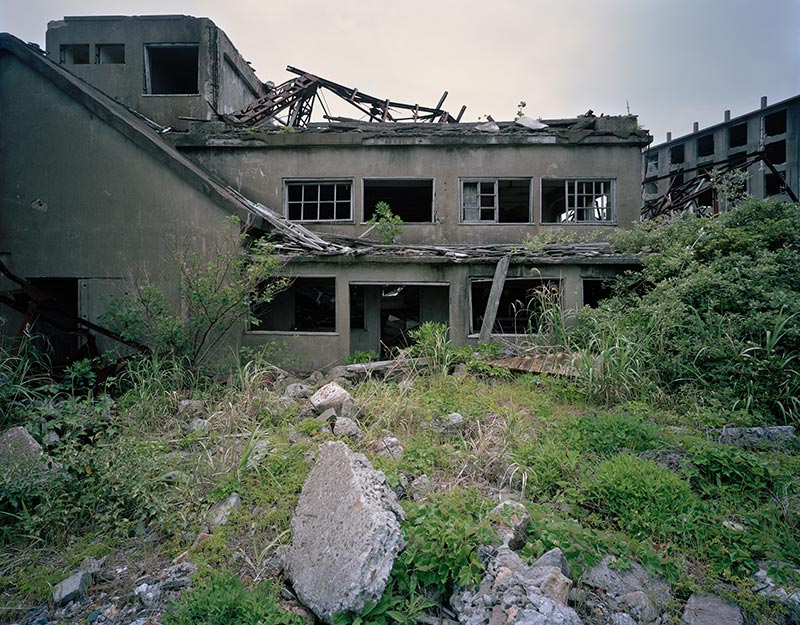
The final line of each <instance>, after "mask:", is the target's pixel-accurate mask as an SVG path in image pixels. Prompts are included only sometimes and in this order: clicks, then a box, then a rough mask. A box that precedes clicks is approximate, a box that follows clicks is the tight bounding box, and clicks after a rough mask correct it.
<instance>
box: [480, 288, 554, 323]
mask: <svg viewBox="0 0 800 625" xmlns="http://www.w3.org/2000/svg"><path fill="white" fill-rule="evenodd" d="M491 290H492V281H491V280H473V281H472V282H471V284H470V295H471V302H472V315H471V321H472V330H471V331H472V333H473V334H477V333H478V332H480V331H481V325H482V324H483V317H484V315H485V313H486V304H487V302H488V301H489V293H490V291H491ZM560 299H561V285H560V283H559V281H558V280H530V279H527V278H510V279H508V280H506V282H505V284H504V285H503V292H502V293H501V295H500V303H499V304H498V306H497V315H496V316H495V319H494V325H493V326H492V334H532V333H535V332H538V331H539V327H540V324H541V320H542V316H543V313H545V312H546V311H547V310H548V309H550V308H551V307H554V306H560Z"/></svg>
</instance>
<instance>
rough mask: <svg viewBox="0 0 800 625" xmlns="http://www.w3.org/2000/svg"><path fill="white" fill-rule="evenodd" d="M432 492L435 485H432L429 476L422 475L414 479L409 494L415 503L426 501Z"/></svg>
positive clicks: (409, 487)
mask: <svg viewBox="0 0 800 625" xmlns="http://www.w3.org/2000/svg"><path fill="white" fill-rule="evenodd" d="M432 490H433V484H431V480H430V478H429V477H428V476H427V475H420V476H419V477H416V478H414V480H413V481H412V482H411V484H409V486H408V493H409V495H410V497H411V499H413V500H414V501H419V500H420V499H425V497H427V496H428V495H429V494H430V492H431V491H432Z"/></svg>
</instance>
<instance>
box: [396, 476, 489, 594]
mask: <svg viewBox="0 0 800 625" xmlns="http://www.w3.org/2000/svg"><path fill="white" fill-rule="evenodd" d="M481 504H482V501H481V498H480V495H479V494H478V492H477V491H475V490H466V491H464V490H453V491H450V492H449V493H447V494H434V495H431V497H430V498H429V499H428V500H427V501H424V502H409V503H408V504H407V509H406V515H407V518H406V522H405V524H404V530H405V532H406V548H405V549H404V550H403V552H402V553H401V554H400V556H399V559H400V560H401V562H402V565H403V566H404V567H405V575H406V577H409V578H412V579H413V580H415V581H417V582H419V584H420V585H421V586H422V587H426V586H434V587H436V588H437V589H438V590H440V591H445V590H452V587H453V585H456V584H457V585H460V586H467V585H469V584H474V583H477V582H478V581H479V580H480V578H481V575H482V574H483V564H482V563H481V562H480V559H479V558H478V547H479V546H480V545H483V544H489V543H490V542H491V541H492V539H493V538H494V536H493V532H492V530H491V528H490V526H489V524H488V523H487V522H484V521H483V509H482V507H481Z"/></svg>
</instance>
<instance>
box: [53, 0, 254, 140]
mask: <svg viewBox="0 0 800 625" xmlns="http://www.w3.org/2000/svg"><path fill="white" fill-rule="evenodd" d="M46 42H47V43H46V49H47V52H48V54H49V55H50V58H51V59H53V60H54V61H55V62H59V59H60V49H61V46H62V45H66V44H89V63H88V64H65V65H64V66H65V67H66V68H67V69H69V71H71V72H72V73H73V74H75V75H77V76H79V77H81V78H83V79H84V80H86V81H87V82H89V83H90V84H92V85H93V86H95V87H97V88H98V89H100V90H101V91H103V92H104V93H106V94H107V95H110V96H111V97H113V98H115V99H117V100H119V101H120V102H123V103H124V104H126V105H127V106H130V107H132V108H134V109H136V110H137V111H139V112H140V113H142V114H143V115H145V116H146V117H149V118H150V119H152V120H154V121H156V122H158V123H159V124H161V125H162V126H172V127H173V128H179V129H185V128H186V127H187V125H188V124H187V122H186V121H185V120H180V119H179V118H180V117H192V118H196V119H212V118H214V117H215V111H217V112H219V113H232V112H235V111H238V110H241V109H243V108H244V107H245V106H247V105H248V104H249V103H250V102H252V101H253V100H255V99H257V98H258V97H261V95H263V93H264V92H263V85H262V84H261V82H260V81H259V80H258V78H257V77H256V75H255V73H254V72H253V70H252V69H251V68H250V66H249V65H248V64H247V62H246V61H245V60H244V59H243V58H242V57H241V55H240V54H239V52H238V51H237V50H236V48H235V47H234V46H233V44H232V43H231V41H230V40H229V39H228V37H227V36H226V35H225V33H224V32H222V31H221V30H220V29H219V28H218V27H217V26H216V25H215V24H214V23H213V22H212V21H211V20H209V19H208V18H194V17H188V16H184V15H173V16H169V15H167V16H151V17H148V16H142V17H124V16H108V17H68V18H65V19H64V20H60V21H54V22H50V23H49V24H48V29H47V35H46ZM113 43H116V44H119V43H121V44H124V46H125V63H123V64H98V63H96V62H95V61H96V50H97V45H98V44H113ZM146 44H198V45H199V51H198V65H199V67H198V72H199V74H198V93H197V94H194V95H188V94H187V95H153V94H148V93H147V92H146V79H145V51H144V49H145V45H146Z"/></svg>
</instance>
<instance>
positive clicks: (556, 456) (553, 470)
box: [511, 437, 583, 498]
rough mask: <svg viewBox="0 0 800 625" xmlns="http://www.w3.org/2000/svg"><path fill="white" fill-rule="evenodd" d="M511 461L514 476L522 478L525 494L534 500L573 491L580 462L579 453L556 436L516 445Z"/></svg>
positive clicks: (581, 459)
mask: <svg viewBox="0 0 800 625" xmlns="http://www.w3.org/2000/svg"><path fill="white" fill-rule="evenodd" d="M511 459H512V460H513V462H514V463H515V465H516V469H517V470H516V474H518V475H520V476H523V475H524V480H523V481H524V483H525V493H526V494H528V495H529V496H531V497H537V498H538V497H544V498H552V497H556V496H557V495H558V494H560V493H567V492H570V491H572V490H574V488H575V485H576V484H577V482H578V478H579V476H580V473H581V464H582V461H583V458H582V457H581V453H580V451H578V450H577V449H573V448H572V447H570V445H569V444H568V443H567V442H566V441H563V440H559V439H557V438H555V437H552V438H551V437H547V438H543V439H541V440H530V441H522V442H519V443H517V445H516V449H514V450H513V451H512V453H511Z"/></svg>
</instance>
